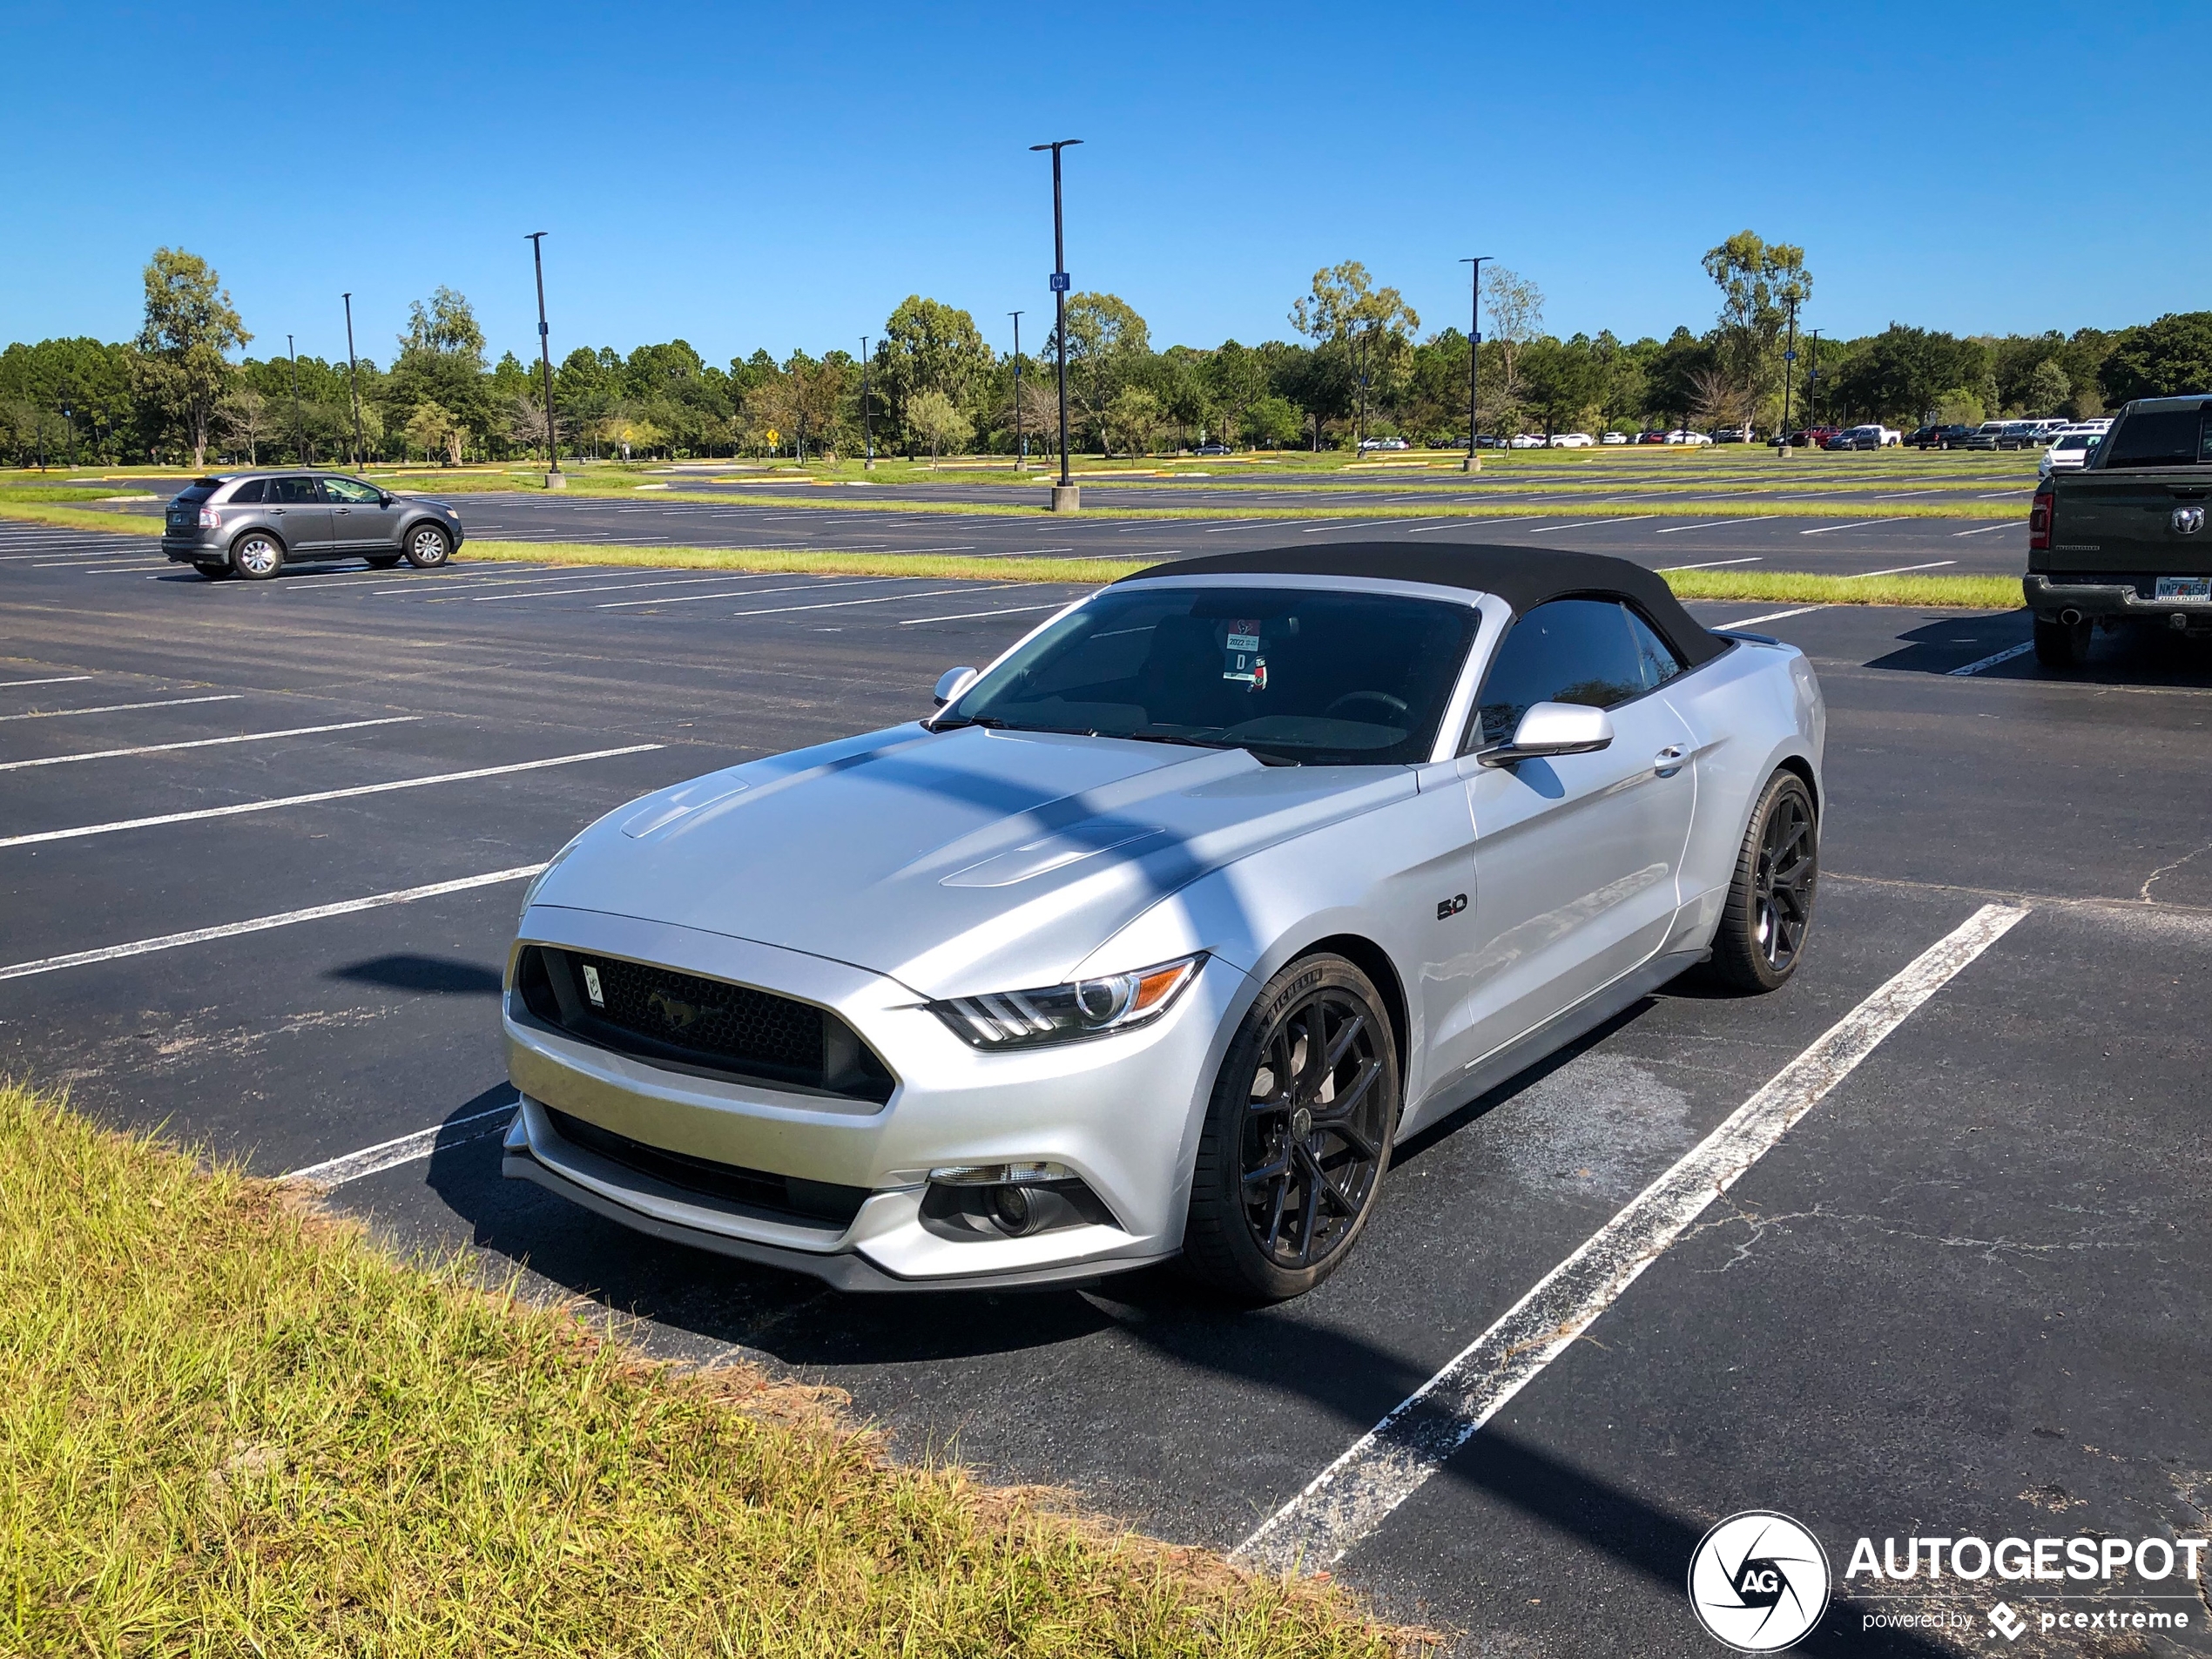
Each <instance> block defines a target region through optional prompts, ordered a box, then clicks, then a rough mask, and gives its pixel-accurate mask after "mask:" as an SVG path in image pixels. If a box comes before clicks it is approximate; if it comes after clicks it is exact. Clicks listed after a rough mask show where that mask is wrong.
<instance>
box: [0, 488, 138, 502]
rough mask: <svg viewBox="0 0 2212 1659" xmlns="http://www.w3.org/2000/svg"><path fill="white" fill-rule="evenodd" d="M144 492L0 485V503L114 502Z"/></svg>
mask: <svg viewBox="0 0 2212 1659" xmlns="http://www.w3.org/2000/svg"><path fill="white" fill-rule="evenodd" d="M145 494H146V492H145V491H143V490H121V489H113V488H107V489H98V488H94V487H92V486H90V485H82V484H78V485H71V484H0V501H10V502H18V501H25V502H71V501H112V500H113V499H114V498H115V497H116V496H121V495H145Z"/></svg>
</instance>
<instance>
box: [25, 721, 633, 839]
mask: <svg viewBox="0 0 2212 1659" xmlns="http://www.w3.org/2000/svg"><path fill="white" fill-rule="evenodd" d="M664 746H665V745H661V744H658V743H633V744H630V745H626V746H624V747H623V748H620V749H591V750H587V751H586V752H583V754H573V755H554V756H552V757H550V759H544V760H516V761H513V762H511V763H509V765H504V766H478V767H475V768H474V769H472V770H470V771H468V772H437V773H435V774H434V775H432V776H430V777H428V778H401V779H395V780H394V781H392V782H390V783H383V784H355V785H354V786H351V787H350V788H347V789H321V790H317V791H316V792H314V794H312V795H280V796H277V797H275V798H274V799H270V800H242V801H238V802H235V803H233V805H231V806H203V807H200V808H199V809H198V810H197V811H194V812H189V813H161V814H160V815H159V816H158V817H154V818H124V819H117V820H116V821H115V822H113V823H111V824H78V825H75V826H71V828H69V829H57V830H39V831H37V833H33V834H30V835H8V836H0V847H9V846H38V845H40V844H42V843H44V842H47V841H74V840H78V839H80V838H81V837H84V836H87V835H112V834H114V833H117V832H118V831H119V830H134V829H152V828H154V827H155V826H158V825H162V824H189V823H193V822H196V821H198V820H199V819H203V818H236V817H238V816H239V814H240V813H272V812H274V811H275V810H276V809H277V808H278V807H280V806H315V805H317V804H318V803H320V802H322V801H327V800H352V799H355V798H356V797H357V796H361V795H386V794H389V793H391V792H392V791H394V790H395V789H424V788H428V786H430V785H432V784H460V783H467V782H468V781H469V780H470V779H475V778H503V777H506V776H507V775H508V774H509V773H510V772H538V771H542V770H543V769H544V768H545V767H547V766H573V765H576V764H577V762H579V761H583V760H606V759H611V758H612V757H614V756H616V755H634V754H643V753H644V752H646V751H647V750H649V749H658V748H662V747H664Z"/></svg>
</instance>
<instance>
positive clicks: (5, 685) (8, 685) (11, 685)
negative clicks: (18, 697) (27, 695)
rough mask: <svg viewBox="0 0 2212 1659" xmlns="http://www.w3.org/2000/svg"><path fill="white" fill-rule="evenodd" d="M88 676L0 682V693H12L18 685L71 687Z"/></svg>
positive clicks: (78, 675) (89, 676)
mask: <svg viewBox="0 0 2212 1659" xmlns="http://www.w3.org/2000/svg"><path fill="white" fill-rule="evenodd" d="M91 678H92V676H91V675H90V674H57V675H55V676H53V678H51V679H43V680H0V691H13V690H14V689H15V688H16V687H17V686H18V685H75V684H76V683H77V682H78V680H88V679H91Z"/></svg>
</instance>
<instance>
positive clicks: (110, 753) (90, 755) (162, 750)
mask: <svg viewBox="0 0 2212 1659" xmlns="http://www.w3.org/2000/svg"><path fill="white" fill-rule="evenodd" d="M421 718H422V717H421V715H419V714H389V715H386V716H385V717H384V718H381V719H378V720H344V721H341V722H340V723H339V724H337V725H295V726H293V727H290V728H289V729H287V730H286V731H283V732H246V734H245V735H243V736H242V737H235V738H191V739H189V740H188V741H186V742H183V743H142V744H140V745H138V747H137V748H135V749H92V750H88V751H87V752H84V753H83V754H75V755H44V756H41V757H40V758H39V759H36V760H0V772H21V771H22V770H23V769H24V767H26V766H59V765H66V764H68V763H69V762H70V761H72V760H114V759H119V758H121V757H122V756H125V755H154V754H166V753H167V752H169V751H171V750H172V749H212V748H214V747H215V746H216V745H219V744H225V743H266V741H267V740H268V739H269V738H307V737H313V736H314V735H315V734H316V733H318V732H358V731H359V730H361V727H363V726H367V725H405V724H407V723H408V721H410V720H419V719H421Z"/></svg>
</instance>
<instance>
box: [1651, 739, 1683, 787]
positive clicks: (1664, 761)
mask: <svg viewBox="0 0 2212 1659" xmlns="http://www.w3.org/2000/svg"><path fill="white" fill-rule="evenodd" d="M1688 758H1689V750H1687V749H1685V748H1683V745H1681V744H1679V743H1670V744H1669V745H1667V746H1666V747H1665V748H1663V749H1662V750H1661V751H1660V752H1658V753H1657V754H1656V755H1654V756H1652V758H1651V769H1652V771H1654V772H1657V773H1658V774H1659V775H1660V776H1661V777H1662V778H1671V777H1673V776H1674V774H1675V773H1676V772H1680V771H1681V770H1682V763H1683V761H1684V760H1685V759H1688Z"/></svg>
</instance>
